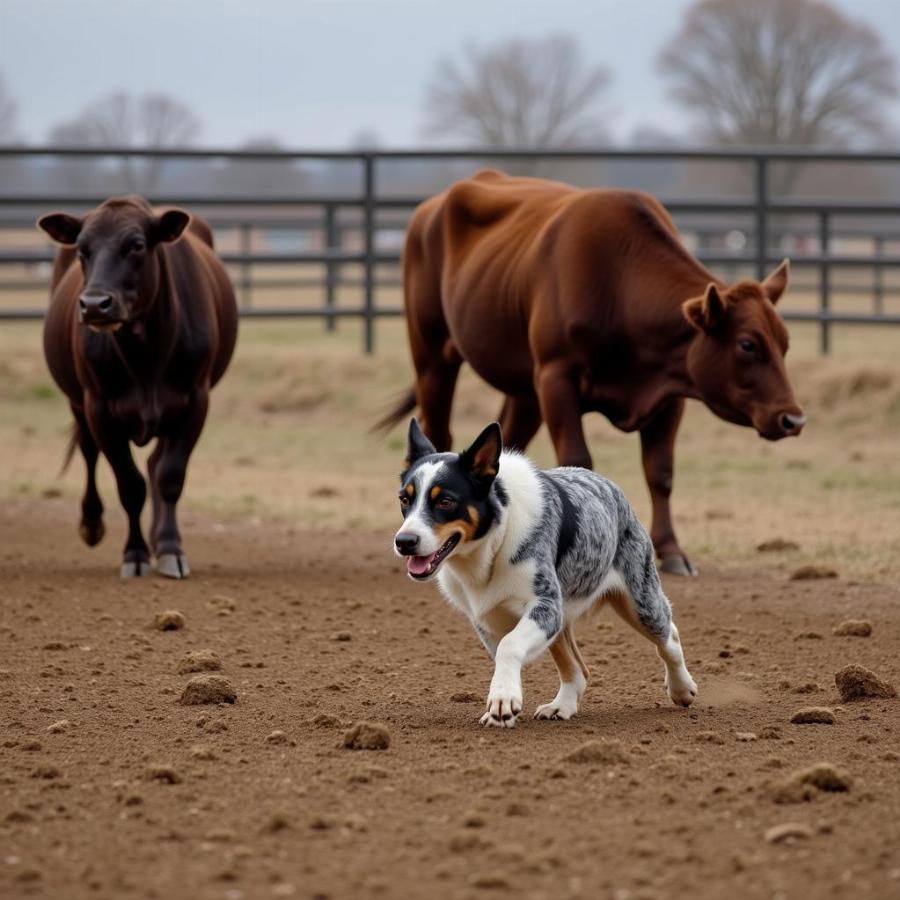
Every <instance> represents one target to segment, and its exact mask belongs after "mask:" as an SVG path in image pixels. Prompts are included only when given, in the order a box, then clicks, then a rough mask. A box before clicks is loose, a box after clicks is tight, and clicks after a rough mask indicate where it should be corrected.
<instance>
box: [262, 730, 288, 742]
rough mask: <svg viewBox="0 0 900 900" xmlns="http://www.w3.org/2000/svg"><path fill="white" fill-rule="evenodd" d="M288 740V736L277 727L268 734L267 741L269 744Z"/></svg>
mask: <svg viewBox="0 0 900 900" xmlns="http://www.w3.org/2000/svg"><path fill="white" fill-rule="evenodd" d="M287 742H288V736H287V735H286V734H285V733H284V732H283V731H281V730H280V729H278V728H276V729H275V731H273V732H272V733H271V734H267V735H266V743H267V744H286V743H287Z"/></svg>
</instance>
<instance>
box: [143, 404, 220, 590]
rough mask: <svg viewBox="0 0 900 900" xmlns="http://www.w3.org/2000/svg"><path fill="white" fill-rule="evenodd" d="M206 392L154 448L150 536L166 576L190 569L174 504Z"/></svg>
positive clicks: (197, 432)
mask: <svg viewBox="0 0 900 900" xmlns="http://www.w3.org/2000/svg"><path fill="white" fill-rule="evenodd" d="M208 408H209V395H208V394H207V393H206V392H205V391H204V392H202V393H199V394H197V395H196V396H195V397H194V398H193V401H192V403H191V405H190V407H189V409H188V411H187V414H186V415H185V417H184V419H183V420H182V422H181V427H180V428H178V429H173V430H172V432H171V433H170V434H167V435H165V436H163V437H160V439H159V443H158V444H157V447H156V449H155V450H154V452H153V456H155V457H157V458H156V460H155V461H154V463H153V466H152V475H151V477H152V478H153V482H154V484H153V496H154V500H155V503H156V509H155V511H154V523H155V526H154V527H155V531H154V533H153V536H152V538H151V539H152V542H153V547H154V553H155V554H156V568H157V571H158V572H159V574H160V575H165V576H166V577H167V578H187V576H188V575H190V573H191V567H190V565H189V564H188V560H187V557H186V556H185V555H184V551H183V550H182V547H181V533H180V532H179V530H178V520H177V518H176V514H175V508H176V506H177V504H178V500H179V499H180V497H181V492H182V490H183V489H184V478H185V474H186V472H187V465H188V460H189V459H190V457H191V452H192V451H193V449H194V446H195V445H196V443H197V440H198V439H199V437H200V432H201V431H202V430H203V423H204V422H205V421H206V412H207V409H208Z"/></svg>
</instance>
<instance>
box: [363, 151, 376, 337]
mask: <svg viewBox="0 0 900 900" xmlns="http://www.w3.org/2000/svg"><path fill="white" fill-rule="evenodd" d="M363 175H364V181H363V190H364V194H363V202H364V204H365V205H364V207H363V213H364V215H363V220H364V221H363V225H364V232H365V233H364V237H365V272H364V281H365V288H364V290H365V295H364V298H363V349H364V350H365V352H366V353H372V352H374V350H375V328H374V326H375V160H374V158H373V156H372V154H371V153H365V154H364V155H363Z"/></svg>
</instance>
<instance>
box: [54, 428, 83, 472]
mask: <svg viewBox="0 0 900 900" xmlns="http://www.w3.org/2000/svg"><path fill="white" fill-rule="evenodd" d="M79 437H80V435H79V434H78V423H77V422H73V423H72V427H71V429H69V440H68V443H67V444H66V455H65V456H64V457H63V463H62V466H60V469H59V475H57V478H62V476H63V475H65V474H66V471H67V470H68V468H69V466H70V465H72V458H73V457H74V456H75V450H76V448H77V447H78V439H79Z"/></svg>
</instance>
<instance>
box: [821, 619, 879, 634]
mask: <svg viewBox="0 0 900 900" xmlns="http://www.w3.org/2000/svg"><path fill="white" fill-rule="evenodd" d="M831 633H832V634H834V635H836V636H837V637H869V635H871V634H872V623H871V622H870V621H869V620H868V619H847V620H845V621H844V622H841V623H840V624H839V625H835V626H834V628H832V629H831Z"/></svg>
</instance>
